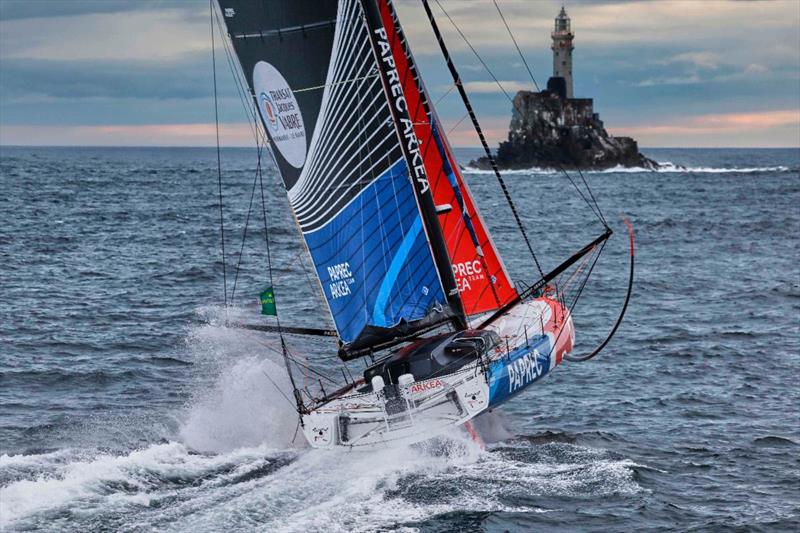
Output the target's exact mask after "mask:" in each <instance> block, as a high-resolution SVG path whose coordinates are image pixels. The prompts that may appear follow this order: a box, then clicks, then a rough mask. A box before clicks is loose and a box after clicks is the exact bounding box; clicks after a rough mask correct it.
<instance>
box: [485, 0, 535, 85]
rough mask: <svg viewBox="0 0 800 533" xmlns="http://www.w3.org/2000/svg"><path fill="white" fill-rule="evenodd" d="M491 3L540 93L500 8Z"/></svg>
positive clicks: (495, 1)
mask: <svg viewBox="0 0 800 533" xmlns="http://www.w3.org/2000/svg"><path fill="white" fill-rule="evenodd" d="M492 2H493V3H494V7H496V8H497V14H498V15H500V20H502V21H503V24H504V25H505V27H506V30H508V35H509V37H511V41H512V42H513V43H514V47H516V49H517V53H518V54H519V57H520V59H522V64H523V65H525V69H527V71H528V74H529V75H530V77H531V81H532V82H533V86H534V87H536V90H537V91H539V92H541V89H539V84H538V83H536V78H534V77H533V72H532V71H531V67H529V66H528V62H527V61H526V60H525V56H524V55H522V50H520V48H519V45H518V44H517V40H516V39H515V38H514V34H513V33H512V32H511V27H509V25H508V22H506V17H505V16H503V12H502V11H501V10H500V6H499V5H498V4H497V0H492Z"/></svg>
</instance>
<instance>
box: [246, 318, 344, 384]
mask: <svg viewBox="0 0 800 533" xmlns="http://www.w3.org/2000/svg"><path fill="white" fill-rule="evenodd" d="M242 333H244V334H245V335H247V336H249V337H251V338H252V339H253V340H254V341H255V342H256V343H258V344H260V345H262V346H264V347H265V348H267V349H269V350H271V351H273V352H275V353H276V354H277V353H280V352H279V351H278V350H277V349H276V348H275V347H274V346H271V345H270V344H268V343H266V342H264V341H262V340H260V339H259V338H258V337H257V336H256V335H254V334H252V333H250V332H249V331H243V332H242ZM286 353H287V356H288V357H289V360H290V361H292V362H293V363H294V364H296V365H297V366H299V367H302V368H304V369H306V370H308V371H309V372H312V373H313V374H315V375H317V376H318V377H320V378H322V379H325V380H326V381H329V382H330V383H333V384H334V385H338V383H337V382H336V381H335V380H333V379H331V378H330V377H328V376H327V375H325V374H323V373H322V372H320V371H318V370H315V369H314V368H312V367H311V365H309V364H308V363H305V362H303V361H301V360H300V359H298V358H297V357H295V356H294V355H292V353H291V352H290V351H289V349H288V348H287V349H286Z"/></svg>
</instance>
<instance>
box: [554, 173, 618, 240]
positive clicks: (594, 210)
mask: <svg viewBox="0 0 800 533" xmlns="http://www.w3.org/2000/svg"><path fill="white" fill-rule="evenodd" d="M564 177H565V178H567V180H569V182H570V183H571V184H572V186H573V187H575V190H576V191H578V194H579V195H580V197H581V198H583V201H584V202H586V205H588V206H589V209H591V210H592V213H593V214H594V216H596V217H597V218H598V220H600V222H602V223H603V226H606V227H608V224H606V220H605V219H604V218H603V217H602V214H601V213H600V212H599V211H598V209H599V208H597V209H596V208H595V206H593V205H592V204H591V202H589V199H588V198H586V195H585V194H583V191H582V190H581V189H580V187H578V184H577V183H575V181H574V180H573V179H572V176H570V175H569V173H567V172H564ZM583 183H586V180H583ZM587 188H588V184H587ZM596 203H597V202H595V204H596Z"/></svg>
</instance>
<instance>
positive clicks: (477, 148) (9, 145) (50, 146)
mask: <svg viewBox="0 0 800 533" xmlns="http://www.w3.org/2000/svg"><path fill="white" fill-rule="evenodd" d="M0 148H210V149H216V148H217V146H216V145H213V144H206V145H176V144H3V143H0ZM220 148H221V149H225V148H252V149H256V148H257V147H256V146H255V145H238V144H237V145H223V146H220ZM453 148H454V149H457V150H482V147H481V146H453ZM639 148H640V149H642V150H648V149H649V150H800V145H797V146H785V145H784V146H640V147H639Z"/></svg>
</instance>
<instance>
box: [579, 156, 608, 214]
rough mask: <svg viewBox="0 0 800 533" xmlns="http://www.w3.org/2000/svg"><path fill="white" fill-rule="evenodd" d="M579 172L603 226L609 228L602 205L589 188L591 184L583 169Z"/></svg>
mask: <svg viewBox="0 0 800 533" xmlns="http://www.w3.org/2000/svg"><path fill="white" fill-rule="evenodd" d="M577 170H578V175H579V176H580V177H581V180H582V181H583V185H584V186H585V187H586V190H587V191H589V196H591V197H592V201H593V202H594V206H595V207H596V208H597V212H598V213H599V215H600V219H601V220H602V221H603V224H605V225H606V226H608V222H606V217H605V216H604V215H603V211H601V210H600V204H598V203H597V198H595V197H594V193H593V192H592V188H591V187H589V184H588V183H587V182H586V178H585V177H584V176H583V172H581V169H577Z"/></svg>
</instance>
